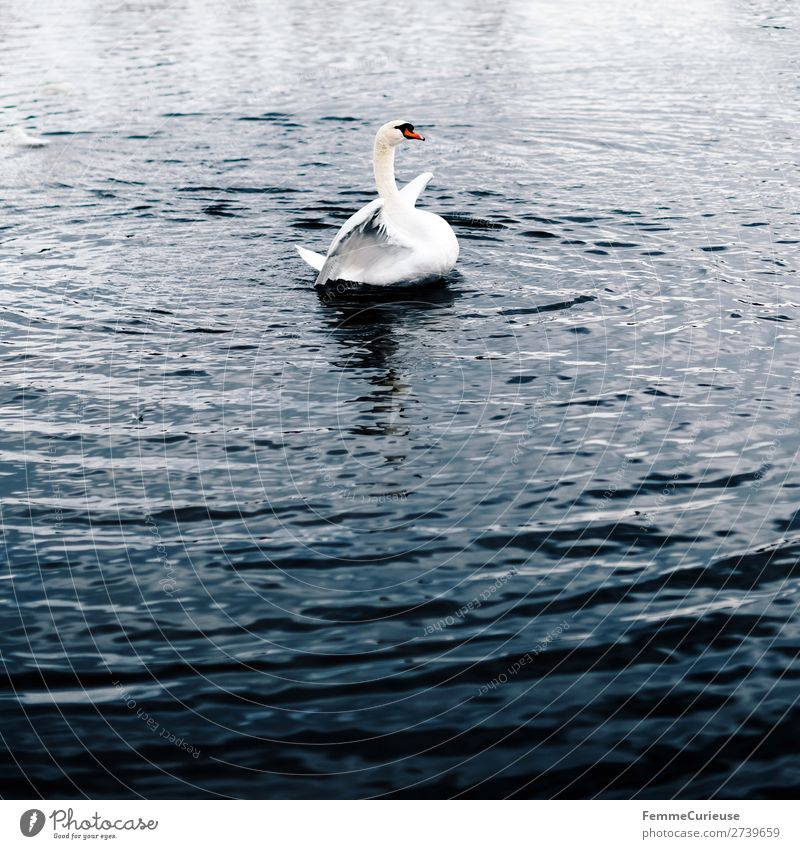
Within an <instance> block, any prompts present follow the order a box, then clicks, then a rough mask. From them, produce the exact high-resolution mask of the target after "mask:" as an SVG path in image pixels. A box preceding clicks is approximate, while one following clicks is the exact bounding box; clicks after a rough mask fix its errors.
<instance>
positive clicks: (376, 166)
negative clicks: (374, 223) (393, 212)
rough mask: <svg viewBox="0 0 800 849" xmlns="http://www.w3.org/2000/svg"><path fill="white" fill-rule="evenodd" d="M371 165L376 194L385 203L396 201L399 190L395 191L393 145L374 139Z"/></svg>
mask: <svg viewBox="0 0 800 849" xmlns="http://www.w3.org/2000/svg"><path fill="white" fill-rule="evenodd" d="M372 167H373V170H374V171H375V185H376V186H377V187H378V194H379V195H380V196H381V197H382V198H383V199H384V201H386V202H387V203H391V202H393V201H396V200H397V199H398V198H399V197H400V192H398V191H397V183H395V181H394V147H392V145H389V144H386V143H385V142H382V141H380V140H379V139H375V150H374V151H373V154H372Z"/></svg>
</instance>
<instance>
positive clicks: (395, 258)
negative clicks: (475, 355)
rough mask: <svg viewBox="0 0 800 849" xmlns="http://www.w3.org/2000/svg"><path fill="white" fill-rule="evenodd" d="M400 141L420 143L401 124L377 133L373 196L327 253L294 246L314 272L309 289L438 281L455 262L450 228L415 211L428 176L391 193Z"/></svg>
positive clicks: (394, 187) (410, 129)
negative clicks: (375, 192)
mask: <svg viewBox="0 0 800 849" xmlns="http://www.w3.org/2000/svg"><path fill="white" fill-rule="evenodd" d="M404 138H407V139H420V140H422V136H420V135H419V133H416V132H414V127H413V126H412V125H411V124H409V123H408V122H406V121H390V122H389V123H388V124H384V126H383V127H381V128H380V130H378V133H377V135H376V136H375V149H374V154H373V167H374V170H375V183H376V185H377V187H378V195H379V197H377V198H376V199H375V200H373V201H372V202H371V203H368V204H367V205H366V206H365V207H363V208H362V209H360V210H359V211H358V212H356V213H355V215H351V216H350V218H348V219H347V221H345V223H344V224H343V225H342V227H341V229H340V230H339V232H338V233H337V234H336V237H335V238H334V240H333V241H332V242H331V246H330V248H328V253H327V255H325V256H323V255H322V254H318V253H315V252H314V251H310V250H308V249H307V248H301V247H298V248H297V250H298V252H299V253H300V256H301V257H302V258H303V259H304V260H305V261H306V262H307V263H308V264H309V265H310V266H311V267H312V268H314V269H316V270H317V271H318V272H319V274H318V275H317V279H316V282H315V284H314V285H316V286H324V285H325V284H326V283H330V282H332V281H334V280H345V281H348V282H350V283H366V284H370V285H372V286H390V285H393V284H409V283H427V282H431V281H433V280H438V279H440V278H441V277H444V275H445V274H447V273H448V272H449V271H450V270H451V269H452V268H453V266H454V265H455V264H456V260H457V259H458V241H457V240H456V235H455V233H454V232H453V228H452V227H451V226H450V225H449V224H448V223H447V222H446V221H445V220H444V218H441V217H440V216H438V215H434V214H433V213H432V212H425V211H424V210H421V209H416V208H415V204H416V202H417V198H418V197H419V196H420V194H421V193H422V190H423V189H424V188H425V186H427V185H428V182H429V181H430V179H431V178H432V177H433V174H430V173H425V174H420V175H419V176H418V177H416V178H415V179H413V180H412V181H411V182H410V183H409V184H408V185H407V186H404V187H403V189H401V190H399V191H398V189H397V184H396V183H395V179H394V149H395V147H396V146H397V145H398V144H399V143H400V142H402V141H403V139H404Z"/></svg>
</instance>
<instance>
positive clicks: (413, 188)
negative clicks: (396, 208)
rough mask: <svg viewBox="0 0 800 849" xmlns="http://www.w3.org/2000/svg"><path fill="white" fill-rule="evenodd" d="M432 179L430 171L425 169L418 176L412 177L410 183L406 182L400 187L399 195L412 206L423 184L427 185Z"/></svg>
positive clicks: (422, 188) (422, 189) (420, 192)
mask: <svg viewBox="0 0 800 849" xmlns="http://www.w3.org/2000/svg"><path fill="white" fill-rule="evenodd" d="M432 179H433V174H431V172H430V171H425V172H424V173H422V174H420V175H419V176H418V177H414V179H413V180H412V181H411V182H410V183H406V185H405V186H403V188H402V189H400V197H402V198H403V200H405V201H408V202H409V203H410V204H411V206H414V205H415V204H416V202H417V200H418V199H419V196H420V195H421V194H422V192H423V191H424V189H425V186H427V185H428V183H430V181H431V180H432Z"/></svg>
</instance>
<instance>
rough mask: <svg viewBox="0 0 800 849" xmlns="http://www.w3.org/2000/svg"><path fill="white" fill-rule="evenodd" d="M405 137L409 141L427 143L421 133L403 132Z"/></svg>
mask: <svg viewBox="0 0 800 849" xmlns="http://www.w3.org/2000/svg"><path fill="white" fill-rule="evenodd" d="M403 135H404V136H405V137H406V138H407V139H417V140H418V141H425V136H421V135H420V134H419V133H415V132H412V131H411V130H403Z"/></svg>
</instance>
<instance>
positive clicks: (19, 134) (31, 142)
mask: <svg viewBox="0 0 800 849" xmlns="http://www.w3.org/2000/svg"><path fill="white" fill-rule="evenodd" d="M7 132H8V138H9V142H8V143H9V144H13V145H16V146H17V147H47V145H48V144H50V142H49V141H47V139H39V138H36V136H30V135H28V134H27V133H26V132H25V130H23V129H22V127H12V128H11V129H10V130H8V131H7Z"/></svg>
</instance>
